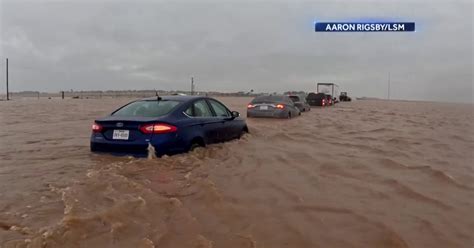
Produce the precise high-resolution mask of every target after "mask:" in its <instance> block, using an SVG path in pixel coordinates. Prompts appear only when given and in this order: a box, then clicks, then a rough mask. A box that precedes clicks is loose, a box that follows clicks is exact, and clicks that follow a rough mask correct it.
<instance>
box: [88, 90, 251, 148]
mask: <svg viewBox="0 0 474 248" xmlns="http://www.w3.org/2000/svg"><path fill="white" fill-rule="evenodd" d="M239 116H240V114H239V113H238V112H236V111H230V110H229V109H228V108H227V107H226V106H225V105H224V104H222V103H221V102H219V101H217V100H215V99H212V98H208V97H199V96H163V97H153V98H146V99H142V100H137V101H133V102H130V103H128V104H127V105H125V106H123V107H121V108H119V109H117V110H116V111H114V112H113V113H112V114H110V115H109V116H106V117H104V118H100V119H97V120H95V122H94V124H93V125H92V136H91V140H90V148H91V151H94V152H95V151H104V152H113V153H126V154H146V153H147V148H148V145H149V144H151V145H153V146H154V148H155V151H156V155H158V156H160V155H164V154H176V153H181V152H186V151H189V150H192V149H194V148H195V147H198V146H205V145H207V144H211V143H216V142H223V141H227V140H231V139H235V138H239V137H240V136H241V135H242V134H243V133H245V132H248V128H247V124H246V123H245V120H244V119H242V118H241V117H239Z"/></svg>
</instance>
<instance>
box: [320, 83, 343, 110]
mask: <svg viewBox="0 0 474 248" xmlns="http://www.w3.org/2000/svg"><path fill="white" fill-rule="evenodd" d="M316 91H317V92H318V93H324V94H326V95H330V96H331V105H332V104H335V103H337V102H339V99H338V98H337V97H336V96H338V95H339V85H337V84H333V83H318V84H317V85H316Z"/></svg>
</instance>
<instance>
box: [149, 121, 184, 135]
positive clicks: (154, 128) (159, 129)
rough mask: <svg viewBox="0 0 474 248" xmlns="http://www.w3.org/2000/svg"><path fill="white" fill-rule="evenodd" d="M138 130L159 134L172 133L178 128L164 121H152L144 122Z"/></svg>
mask: <svg viewBox="0 0 474 248" xmlns="http://www.w3.org/2000/svg"><path fill="white" fill-rule="evenodd" d="M140 131H141V132H142V133H147V134H149V133H153V134H161V133H172V132H176V131H178V128H177V127H175V126H172V125H168V124H164V123H154V124H146V125H143V126H140Z"/></svg>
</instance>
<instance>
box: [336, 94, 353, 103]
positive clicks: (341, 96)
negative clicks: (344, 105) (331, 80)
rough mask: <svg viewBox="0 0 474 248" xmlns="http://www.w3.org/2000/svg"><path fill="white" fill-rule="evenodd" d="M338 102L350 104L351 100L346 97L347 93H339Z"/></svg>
mask: <svg viewBox="0 0 474 248" xmlns="http://www.w3.org/2000/svg"><path fill="white" fill-rule="evenodd" d="M339 100H340V101H341V102H350V101H352V99H351V98H350V97H349V96H348V95H347V92H341V95H340V96H339Z"/></svg>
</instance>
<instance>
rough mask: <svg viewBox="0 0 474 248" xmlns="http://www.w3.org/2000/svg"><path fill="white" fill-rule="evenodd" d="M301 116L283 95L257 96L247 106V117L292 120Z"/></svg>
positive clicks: (292, 103)
mask: <svg viewBox="0 0 474 248" xmlns="http://www.w3.org/2000/svg"><path fill="white" fill-rule="evenodd" d="M298 115H301V111H300V110H299V109H298V108H297V107H296V106H295V103H294V102H293V101H292V100H291V99H290V97H288V96H285V95H270V96H257V97H255V99H253V100H252V102H250V103H249V104H248V105H247V117H249V118H251V117H273V118H288V119H290V118H292V117H295V116H298Z"/></svg>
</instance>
